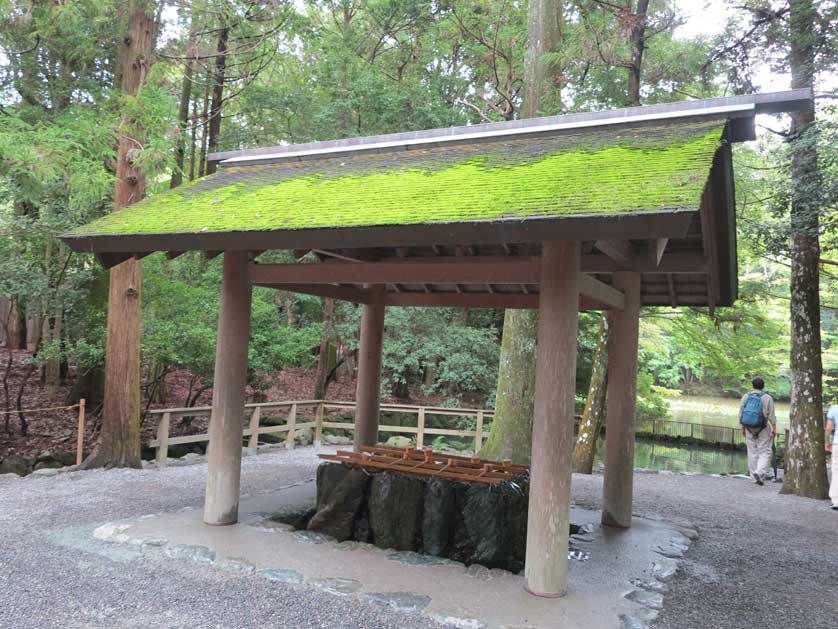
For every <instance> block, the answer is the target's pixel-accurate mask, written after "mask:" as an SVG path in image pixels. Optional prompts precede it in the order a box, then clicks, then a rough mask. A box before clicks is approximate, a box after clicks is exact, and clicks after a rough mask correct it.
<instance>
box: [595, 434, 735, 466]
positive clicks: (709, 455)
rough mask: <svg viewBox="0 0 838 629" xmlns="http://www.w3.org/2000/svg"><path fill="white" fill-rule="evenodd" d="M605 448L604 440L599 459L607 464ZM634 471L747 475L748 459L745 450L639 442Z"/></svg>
mask: <svg viewBox="0 0 838 629" xmlns="http://www.w3.org/2000/svg"><path fill="white" fill-rule="evenodd" d="M604 454H605V447H604V444H603V442H602V439H600V441H599V444H598V446H597V459H598V460H599V462H600V463H602V461H603V456H604ZM634 467H635V468H643V469H647V470H656V471H660V470H669V471H671V472H697V473H700V474H747V472H748V455H747V454H746V453H745V451H744V450H721V449H719V450H717V449H715V448H701V447H698V446H686V445H679V446H673V445H670V444H665V443H657V442H654V441H637V442H636V443H635V445H634Z"/></svg>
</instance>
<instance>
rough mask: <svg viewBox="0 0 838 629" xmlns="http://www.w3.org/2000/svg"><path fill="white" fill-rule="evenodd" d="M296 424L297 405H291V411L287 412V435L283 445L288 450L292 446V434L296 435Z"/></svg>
mask: <svg viewBox="0 0 838 629" xmlns="http://www.w3.org/2000/svg"><path fill="white" fill-rule="evenodd" d="M296 424H297V405H296V404H292V405H291V411H290V412H289V413H288V421H287V423H286V425H287V426H288V436H287V437H286V438H285V447H286V448H288V449H289V450H292V449H293V448H294V436H295V435H296Z"/></svg>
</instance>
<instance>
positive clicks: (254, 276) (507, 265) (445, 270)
mask: <svg viewBox="0 0 838 629" xmlns="http://www.w3.org/2000/svg"><path fill="white" fill-rule="evenodd" d="M503 260H504V262H503V263H496V262H493V263H482V262H481V261H480V258H463V259H460V260H456V261H448V260H446V261H443V260H441V259H438V258H429V259H405V260H402V261H395V262H374V263H367V262H342V263H340V264H337V263H323V264H254V265H251V267H250V278H251V282H252V283H253V284H265V283H268V284H350V283H351V284H361V283H367V284H394V283H398V284H489V283H491V284H538V283H539V282H540V281H541V267H540V263H539V261H538V259H537V258H532V259H531V258H503Z"/></svg>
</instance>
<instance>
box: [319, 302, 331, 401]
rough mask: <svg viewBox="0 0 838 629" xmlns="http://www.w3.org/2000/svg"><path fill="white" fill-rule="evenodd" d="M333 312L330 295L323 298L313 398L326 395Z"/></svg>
mask: <svg viewBox="0 0 838 629" xmlns="http://www.w3.org/2000/svg"><path fill="white" fill-rule="evenodd" d="M334 312H335V300H334V299H332V298H331V297H324V298H323V335H322V336H321V337H320V351H319V352H318V354H317V374H316V375H315V377H314V399H315V400H322V399H325V397H326V379H327V378H328V376H329V370H330V369H331V364H330V360H329V358H330V356H331V352H330V351H329V341H330V339H331V336H332V315H333V314H334Z"/></svg>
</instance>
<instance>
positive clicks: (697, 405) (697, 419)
mask: <svg viewBox="0 0 838 629" xmlns="http://www.w3.org/2000/svg"><path fill="white" fill-rule="evenodd" d="M666 401H667V403H668V404H669V417H668V418H667V419H670V420H672V421H679V422H689V423H691V424H705V425H711V426H729V427H732V428H735V427H737V426H738V425H739V400H738V399H735V398H729V397H715V396H709V395H708V396H703V395H681V396H673V397H667V398H666ZM774 406H775V409H776V413H777V423H778V424H779V425H780V430H783V429H784V428H785V427H787V426H788V423H789V404H788V402H777V403H775V405H774Z"/></svg>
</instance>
